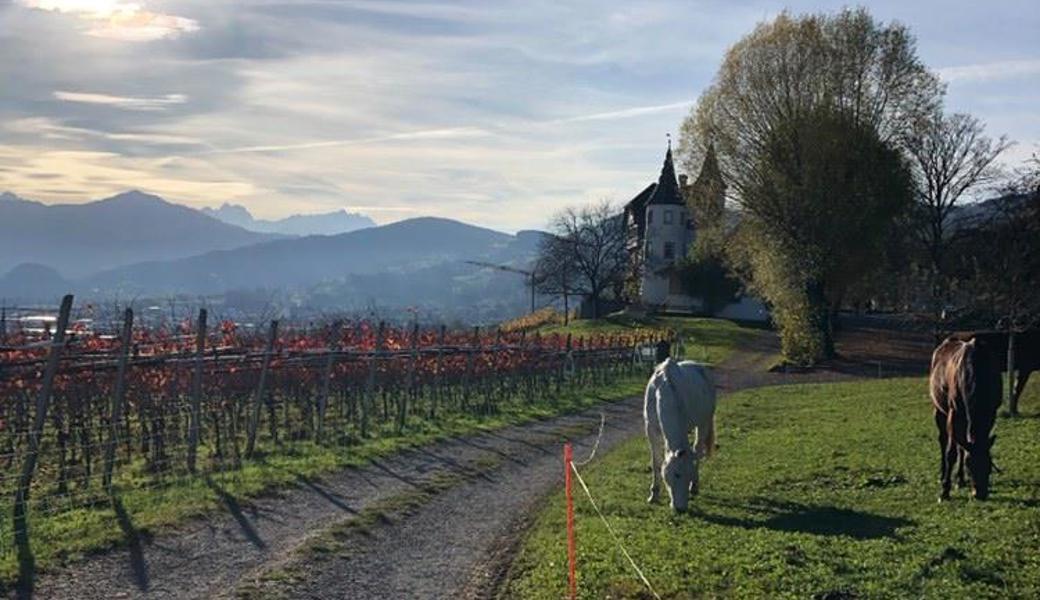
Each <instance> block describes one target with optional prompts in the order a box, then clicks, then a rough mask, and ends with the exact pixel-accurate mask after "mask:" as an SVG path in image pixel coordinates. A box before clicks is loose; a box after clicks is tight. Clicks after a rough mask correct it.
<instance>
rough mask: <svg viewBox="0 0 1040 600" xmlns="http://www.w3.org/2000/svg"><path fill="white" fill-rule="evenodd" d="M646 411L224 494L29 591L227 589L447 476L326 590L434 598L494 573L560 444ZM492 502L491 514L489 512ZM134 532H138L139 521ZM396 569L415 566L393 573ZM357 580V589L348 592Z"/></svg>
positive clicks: (607, 408)
mask: <svg viewBox="0 0 1040 600" xmlns="http://www.w3.org/2000/svg"><path fill="white" fill-rule="evenodd" d="M641 410H642V406H641V405H640V403H639V402H638V401H637V399H628V400H625V401H621V402H615V403H609V404H605V405H603V406H602V407H601V408H598V409H596V410H595V411H589V412H586V413H583V414H578V415H569V416H563V417H557V418H554V419H549V420H545V421H540V422H535V423H530V424H527V425H524V426H516V427H509V428H505V429H502V430H499V431H495V432H489V433H483V434H477V435H473V436H467V437H465V438H455V439H451V440H447V441H444V442H440V443H437V444H433V445H431V446H429V447H426V448H423V449H418V450H411V451H405V452H401V453H398V454H395V455H393V456H390V457H386V458H384V459H382V460H379V461H375V462H373V463H371V464H370V465H366V466H364V467H361V468H355V469H348V470H345V471H342V472H340V473H337V474H334V475H331V476H329V477H326V478H324V479H322V480H320V481H317V480H304V479H301V480H299V482H298V483H297V485H295V486H294V487H292V488H290V489H287V490H284V491H283V492H281V493H279V494H276V495H271V496H266V497H263V498H259V499H256V500H252V501H245V500H242V501H239V500H236V499H235V498H233V497H231V496H225V497H224V498H223V500H224V505H225V508H226V511H221V512H219V513H215V514H212V515H210V516H209V517H208V518H204V519H198V520H195V521H192V522H190V523H188V524H186V525H185V526H183V527H180V528H178V529H177V530H176V531H173V532H169V533H163V534H162V535H160V536H158V537H156V538H155V539H150V540H148V539H139V538H136V537H133V536H131V537H130V538H129V540H128V543H127V544H126V545H125V546H124V547H122V548H119V549H115V550H113V551H110V552H106V553H103V554H100V555H97V556H94V557H90V558H87V559H85V560H83V561H79V562H77V563H75V564H73V565H71V566H69V567H67V568H65V569H61V570H59V571H57V572H54V573H48V574H46V575H43V576H41V578H40V579H39V580H38V581H37V582H36V589H35V594H34V595H35V596H36V597H38V598H70V599H71V598H84V599H85V598H156V599H158V598H162V599H168V598H169V599H172V598H177V599H187V598H213V597H219V596H228V595H230V594H231V591H232V590H233V588H234V587H235V586H236V585H237V584H239V582H242V581H248V580H250V579H251V578H252V577H253V576H254V575H255V574H256V573H257V572H258V571H259V570H260V569H261V568H263V567H265V566H269V565H272V564H279V563H280V562H283V561H285V560H286V559H287V557H289V556H290V555H291V553H292V551H293V550H294V549H296V548H298V547H299V546H301V545H302V544H304V543H306V542H307V541H308V539H309V538H310V537H312V536H314V535H315V534H317V533H320V532H322V531H323V530H324V529H325V528H327V527H329V526H330V525H332V524H335V523H337V522H339V521H342V520H344V519H349V518H351V517H352V516H354V515H357V514H359V513H360V512H361V511H363V510H364V509H366V507H371V506H377V505H379V504H380V502H383V501H386V500H389V499H393V498H395V497H401V496H402V495H407V494H408V493H409V492H412V491H417V490H421V489H423V486H424V484H426V483H427V482H430V481H434V480H436V478H437V477H441V478H444V476H445V475H448V476H454V477H456V478H457V479H458V481H459V482H460V483H459V485H457V486H455V487H452V488H449V489H448V490H446V491H445V492H443V493H441V494H438V495H437V496H436V497H435V498H433V499H432V502H431V503H430V504H429V505H428V506H427V508H425V509H424V510H422V511H420V512H419V513H418V514H416V515H415V519H414V525H413V519H408V520H407V521H404V522H401V523H397V524H394V525H390V526H387V527H382V528H379V529H380V530H379V531H378V533H377V534H376V535H375V536H373V537H372V538H371V539H368V540H366V541H365V543H366V544H368V545H367V546H365V547H366V548H368V549H369V551H362V549H361V548H356V549H355V552H354V554H355V555H356V556H357V557H358V559H357V561H356V562H353V563H352V564H354V565H356V566H358V567H359V569H358V574H357V575H356V576H353V577H347V574H346V573H343V574H340V573H338V572H337V573H336V575H337V576H343V577H347V578H345V579H343V581H344V582H345V583H344V584H343V585H340V586H338V587H337V591H334V592H333V591H329V594H328V597H344V596H345V595H347V596H349V597H352V598H365V597H379V598H386V597H403V596H401V591H402V590H408V589H413V586H415V585H417V582H422V583H424V584H425V585H429V586H430V587H429V591H430V593H431V595H428V596H426V597H443V595H442V594H445V593H449V589H450V588H447V587H435V586H434V585H433V584H434V582H436V581H440V582H442V583H444V584H447V583H449V582H450V581H454V580H455V578H460V581H464V580H466V578H469V577H470V576H471V574H472V575H473V576H474V577H476V578H478V579H479V576H480V573H481V572H485V573H486V572H488V569H487V568H486V567H481V566H480V563H481V562H482V561H485V560H486V559H487V558H488V554H487V552H488V548H490V547H492V546H494V542H495V540H496V539H497V536H498V535H499V533H501V532H502V531H503V529H502V526H505V527H507V528H508V527H509V522H510V521H512V520H513V519H514V517H515V516H517V515H518V514H520V511H523V510H526V509H527V508H528V507H530V506H531V505H532V503H533V502H535V501H536V500H537V498H539V497H540V496H541V495H542V494H544V493H545V491H547V490H548V489H551V487H552V486H553V485H554V484H555V482H556V480H557V479H559V478H560V475H561V473H562V467H561V464H560V463H561V460H560V458H559V456H558V454H559V448H560V444H561V443H562V441H563V440H564V439H567V438H572V437H575V436H576V434H577V435H578V437H580V439H578V440H575V448H576V452H577V453H579V455H580V453H582V452H587V451H588V450H587V446H588V445H589V444H591V443H592V441H593V439H594V438H595V430H597V429H598V425H599V414H600V412H601V411H602V412H603V413H604V414H605V415H606V420H607V427H606V428H605V431H604V439H603V443H602V446H601V448H602V449H605V448H607V447H609V446H611V445H613V444H614V443H616V442H618V441H620V440H623V439H626V438H627V437H628V436H630V435H631V434H632V433H634V432H635V431H637V430H638V426H639V423H640V419H641V417H640V411H641ZM492 489H493V490H495V491H494V492H491V490H492ZM492 507H495V509H494V510H488V509H491V508H492ZM470 508H475V509H476V510H470ZM431 511H432V512H431ZM485 513H489V514H485ZM434 526H435V527H437V528H440V529H441V530H443V531H445V532H446V531H451V532H452V536H450V537H440V538H438V537H436V536H439V535H441V534H440V533H437V532H436V530H435V529H431V527H434ZM127 529H128V530H130V531H132V524H129V523H128V527H127ZM455 540H457V541H458V542H455ZM381 541H382V546H380V543H381ZM391 546H393V547H396V548H397V549H398V551H399V553H403V554H404V555H406V556H407V557H408V559H407V563H402V562H400V561H389V562H386V561H385V559H386V557H388V556H389V555H388V554H387V553H388V552H392V551H393V550H392V549H391ZM401 564H408V565H409V567H410V568H409V569H407V570H396V571H395V569H393V568H392V567H393V566H394V565H401ZM329 566H331V565H329ZM362 574H364V576H362ZM377 574H378V575H377ZM448 574H450V576H449V575H448ZM435 575H436V577H434V576H435ZM373 581H375V582H377V583H373ZM355 586H356V589H357V592H356V593H354V592H353V591H351V592H350V593H348V592H347V590H353V588H354V587H355ZM293 595H294V596H296V594H295V593H294V594H293ZM320 595H321V594H316V597H318V596H320ZM407 596H408V597H419V596H422V594H421V593H420V595H419V596H415V595H414V594H408V595H407Z"/></svg>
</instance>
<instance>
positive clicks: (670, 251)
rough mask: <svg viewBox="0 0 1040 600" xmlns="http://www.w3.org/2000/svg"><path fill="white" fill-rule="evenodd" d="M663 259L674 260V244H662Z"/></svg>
mask: <svg viewBox="0 0 1040 600" xmlns="http://www.w3.org/2000/svg"><path fill="white" fill-rule="evenodd" d="M665 214H668V213H665ZM664 257H665V258H675V242H665V243H664Z"/></svg>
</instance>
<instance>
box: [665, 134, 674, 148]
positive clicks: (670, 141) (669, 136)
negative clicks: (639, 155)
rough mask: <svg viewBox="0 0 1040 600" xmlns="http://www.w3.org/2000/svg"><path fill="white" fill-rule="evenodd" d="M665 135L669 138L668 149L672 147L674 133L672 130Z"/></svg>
mask: <svg viewBox="0 0 1040 600" xmlns="http://www.w3.org/2000/svg"><path fill="white" fill-rule="evenodd" d="M664 137H666V138H668V150H669V151H670V150H671V149H672V134H671V132H669V133H666V134H664Z"/></svg>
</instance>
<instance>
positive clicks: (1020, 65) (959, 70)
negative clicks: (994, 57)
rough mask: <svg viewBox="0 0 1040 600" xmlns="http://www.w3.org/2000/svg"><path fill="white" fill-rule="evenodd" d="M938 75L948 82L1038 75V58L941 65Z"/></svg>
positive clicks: (1039, 61) (1039, 71)
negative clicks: (954, 65) (950, 65)
mask: <svg viewBox="0 0 1040 600" xmlns="http://www.w3.org/2000/svg"><path fill="white" fill-rule="evenodd" d="M938 72H939V76H940V77H942V78H943V80H945V81H948V82H950V83H961V82H972V83H974V82H983V81H997V80H1004V79H1017V78H1020V77H1028V76H1032V75H1040V59H1027V60H1005V61H999V62H991V63H983V64H976V65H961V66H956V67H943V68H941V69H939V70H938Z"/></svg>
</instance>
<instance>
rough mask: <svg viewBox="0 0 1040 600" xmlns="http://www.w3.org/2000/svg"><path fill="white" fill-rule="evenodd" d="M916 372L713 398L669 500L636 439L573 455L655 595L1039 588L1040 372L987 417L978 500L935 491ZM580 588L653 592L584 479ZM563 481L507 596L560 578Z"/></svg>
mask: <svg viewBox="0 0 1040 600" xmlns="http://www.w3.org/2000/svg"><path fill="white" fill-rule="evenodd" d="M926 389H927V388H926V382H925V381H924V380H923V379H893V380H881V381H877V380H875V381H867V382H854V383H839V384H818V385H792V386H781V387H772V388H760V389H756V390H748V391H744V392H740V393H737V394H734V395H732V396H728V397H726V398H725V399H723V401H722V402H721V404H720V409H719V415H718V422H719V444H720V447H721V450H720V452H719V454H718V455H717V456H716V457H715V458H713V459H712V460H710V461H708V462H707V463H705V465H704V467H703V470H702V475H701V478H702V479H701V486H702V488H701V489H702V494H701V496H699V497H697V498H695V499H694V500H693V501H692V502H691V512H689V513H687V514H685V515H679V516H676V515H673V514H672V513H671V511H670V510H669V509H668V508H667V505H666V504H658V505H655V506H651V505H648V504H647V503H646V501H645V499H646V496H647V492H648V487H649V480H650V472H649V465H648V457H647V450H646V442H645V440H643V439H634V440H632V441H631V442H629V443H626V444H625V445H623V446H622V447H620V448H618V449H616V450H614V451H612V452H611V453H609V454H607V455H606V456H604V457H602V458H601V459H600V460H599V461H598V462H597V463H594V464H593V465H592V466H590V467H588V468H586V469H585V470H584V477H585V479H586V481H587V482H588V484H589V487H590V489H591V490H592V493H593V494H594V495H595V497H596V500H597V502H598V503H599V504H600V507H601V509H602V510H603V511H604V514H605V515H606V517H607V519H609V520H610V522H611V524H612V525H613V526H614V527H615V528H616V529H617V530H618V531H619V534H620V535H621V536H622V539H623V540H624V543H625V545H626V547H627V548H628V550H629V551H630V552H631V553H632V555H633V557H634V558H635V560H636V561H637V562H638V563H639V564H640V565H641V566H642V568H643V570H644V571H645V573H646V575H647V577H648V578H649V580H650V581H651V583H652V584H653V585H654V587H655V588H656V589H657V591H658V592H659V593H660V594H661V596H662V597H663V598H668V599H678V598H708V597H717V596H724V597H745V598H760V597H761V598H903V597H922V598H933V597H934V598H948V597H971V598H1005V597H1019V598H1036V597H1040V510H1037V509H1038V507H1040V487H1038V482H1040V463H1038V462H1037V461H1036V452H1035V448H1036V440H1037V439H1038V437H1040V414H1038V412H1040V384H1037V383H1036V382H1034V383H1033V384H1032V385H1031V386H1030V388H1029V389H1027V390H1026V395H1025V396H1024V398H1023V403H1022V405H1023V407H1025V409H1026V411H1027V416H1026V417H1024V418H1020V419H1001V420H1000V421H999V422H998V424H997V432H998V441H997V444H996V447H995V450H994V454H995V458H996V460H997V462H998V463H999V465H1000V467H1001V468H1002V469H1003V470H1004V472H1003V473H1000V474H995V475H994V481H993V496H992V497H991V499H990V500H989V501H988V502H985V503H982V502H973V501H969V500H968V494H967V491H966V490H962V491H960V492H957V493H955V495H954V498H953V499H952V500H951V501H950V502H948V503H944V504H941V505H940V504H938V503H937V502H936V499H937V495H938V481H937V479H938V458H939V457H938V454H939V452H938V448H937V443H936V435H935V426H934V424H933V421H932V418H931V409H930V406H929V403H928V401H927V396H926ZM576 493H577V494H578V495H579V497H578V498H576V500H575V503H576V507H577V518H576V520H577V538H578V568H579V573H580V574H579V588H580V590H581V597H583V598H650V597H651V596H649V595H648V594H647V592H646V591H645V589H644V588H643V587H642V584H641V583H640V582H639V581H638V579H637V578H636V577H635V574H634V573H633V572H632V571H631V567H630V566H629V565H628V563H627V562H626V561H625V559H624V557H623V556H622V555H621V553H620V552H619V551H618V549H617V548H616V547H615V545H614V543H613V542H612V541H611V538H610V536H609V534H608V533H607V531H606V529H605V528H604V526H603V524H602V523H601V522H600V521H599V520H598V518H597V517H596V515H595V514H594V513H593V511H592V509H591V507H590V506H589V504H588V502H587V500H586V499H585V498H584V497H583V495H582V493H581V491H580V490H579V491H578V492H576ZM564 522H565V514H564V510H563V498H562V493H560V494H556V495H554V496H553V497H552V498H550V499H549V501H548V503H547V505H546V507H545V509H544V510H543V511H542V513H541V514H540V515H539V516H538V517H537V519H536V522H535V525H534V526H533V528H532V530H531V532H530V533H529V536H528V538H527V539H526V541H525V543H524V545H523V548H522V550H521V552H520V554H519V556H518V557H517V560H516V562H515V563H514V565H513V571H512V577H511V579H510V581H509V582H508V583H507V587H506V590H505V593H504V596H505V597H508V598H533V599H538V598H547V599H548V598H553V599H556V598H560V597H564V596H565V593H566V556H567V555H566V545H565V544H566V543H565V539H564V537H563V533H562V532H563V531H564V530H565V529H564Z"/></svg>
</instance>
